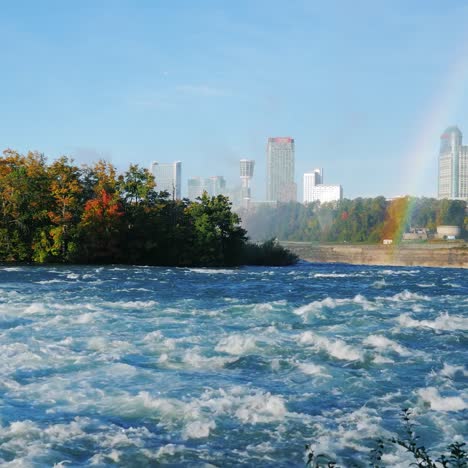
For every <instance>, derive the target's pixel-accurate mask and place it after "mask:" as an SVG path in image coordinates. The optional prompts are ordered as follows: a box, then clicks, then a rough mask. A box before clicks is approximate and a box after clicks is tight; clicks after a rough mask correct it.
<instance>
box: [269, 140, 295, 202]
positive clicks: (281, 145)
mask: <svg viewBox="0 0 468 468" xmlns="http://www.w3.org/2000/svg"><path fill="white" fill-rule="evenodd" d="M266 198H267V201H279V202H289V201H296V199H297V187H296V183H295V182H294V139H293V138H290V137H276V138H268V144H267V194H266Z"/></svg>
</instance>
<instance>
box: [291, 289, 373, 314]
mask: <svg viewBox="0 0 468 468" xmlns="http://www.w3.org/2000/svg"><path fill="white" fill-rule="evenodd" d="M349 304H352V305H357V306H359V307H361V308H362V309H363V310H374V309H375V305H374V304H372V302H370V301H368V300H367V299H366V298H365V297H364V296H362V295H361V294H357V295H356V296H354V297H353V298H349V299H334V298H332V297H326V298H325V299H323V300H321V301H313V302H311V303H309V304H306V305H304V306H301V307H298V308H296V309H294V313H295V314H296V315H306V314H308V313H309V312H320V311H321V310H323V309H335V308H337V307H341V306H346V305H349Z"/></svg>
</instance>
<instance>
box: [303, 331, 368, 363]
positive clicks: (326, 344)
mask: <svg viewBox="0 0 468 468" xmlns="http://www.w3.org/2000/svg"><path fill="white" fill-rule="evenodd" d="M298 341H299V343H301V344H305V345H312V346H313V347H314V348H315V349H316V350H317V351H325V352H326V353H327V354H329V355H330V356H332V357H334V358H336V359H340V360H343V361H362V360H363V359H364V356H363V354H362V353H361V351H359V350H358V349H356V348H354V347H352V346H350V345H348V344H346V342H344V341H343V340H341V339H339V338H337V339H334V340H331V339H329V338H327V337H325V336H320V335H316V334H315V333H312V332H311V331H306V332H304V333H302V334H301V335H300V336H299V340H298Z"/></svg>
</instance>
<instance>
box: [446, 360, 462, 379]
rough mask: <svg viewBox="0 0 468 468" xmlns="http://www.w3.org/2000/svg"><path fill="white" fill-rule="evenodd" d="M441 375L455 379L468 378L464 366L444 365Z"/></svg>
mask: <svg viewBox="0 0 468 468" xmlns="http://www.w3.org/2000/svg"><path fill="white" fill-rule="evenodd" d="M440 375H442V376H444V377H448V378H450V379H454V378H456V377H457V376H462V377H468V370H467V369H465V367H463V366H452V365H450V364H447V363H444V367H443V368H442V370H441V371H440Z"/></svg>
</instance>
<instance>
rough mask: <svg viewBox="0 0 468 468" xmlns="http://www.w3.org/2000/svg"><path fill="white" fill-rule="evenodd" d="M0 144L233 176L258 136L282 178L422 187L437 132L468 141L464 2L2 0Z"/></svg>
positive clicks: (261, 182) (259, 150)
mask: <svg viewBox="0 0 468 468" xmlns="http://www.w3.org/2000/svg"><path fill="white" fill-rule="evenodd" d="M0 2H1V9H0V25H1V31H2V40H1V41H0V55H1V58H2V62H1V64H2V67H1V68H2V71H1V73H0V106H1V112H0V146H1V147H2V149H4V148H7V147H10V148H14V149H17V150H18V151H21V152H26V151H28V150H39V151H41V152H44V153H45V154H46V155H47V156H48V157H49V158H50V159H53V158H55V157H57V156H59V155H62V154H67V155H71V156H73V157H75V159H76V160H77V161H78V162H91V161H93V160H95V159H97V158H99V157H104V158H107V159H110V160H111V161H112V162H113V163H114V164H115V165H116V166H117V167H118V168H119V169H121V170H123V169H125V168H126V167H127V166H128V164H129V163H130V162H135V163H139V164H141V165H143V166H148V165H149V163H150V162H151V161H153V160H158V161H172V160H181V161H182V163H183V179H184V182H183V191H184V193H185V192H186V179H187V178H188V177H189V176H195V175H202V176H209V175H224V176H225V177H226V178H227V179H228V181H229V182H230V183H231V185H233V184H236V183H237V180H238V179H237V175H238V160H239V159H240V158H244V157H246V158H252V159H255V160H256V174H255V177H254V181H253V186H254V196H255V197H256V198H257V199H263V198H264V196H265V146H266V140H267V138H268V137H269V136H292V137H294V138H295V140H296V179H297V182H298V185H299V187H300V189H299V193H301V192H302V189H301V185H302V174H303V173H304V172H306V171H307V170H310V169H313V168H315V167H323V168H324V171H325V177H326V182H327V183H341V184H342V185H343V187H344V193H345V196H346V197H357V196H374V195H379V194H383V195H385V196H395V195H398V194H405V193H410V194H414V195H427V196H434V195H435V194H436V185H437V151H438V145H439V135H440V133H442V131H443V130H444V128H445V127H447V126H448V125H451V124H458V125H459V127H460V128H461V130H462V131H464V132H465V133H466V134H467V141H468V91H465V88H466V89H467V90H468V86H465V83H467V84H468V74H467V70H468V62H467V61H468V42H467V41H468V30H467V29H466V27H465V26H466V24H467V22H468V2H465V1H461V0H460V1H455V0H444V1H442V0H440V1H433V0H414V1H408V0H404V1H403V0H388V1H384V0H362V1H359V0H355V1H349V0H340V1H338V0H327V1H326V2H319V1H312V0H288V1H281V2H280V1H275V0H268V1H263V0H236V1H227V0H225V1H221V0H217V1H209V0H197V1H194V0H187V1H182V0H171V1H169V0H167V1H157V0H152V1H150V0H148V1H145V0H137V1H135V0H128V1H119V0H112V1H103V0H102V1H101V0H90V1H86V0H80V1H67V2H64V1H49V0H42V1H40V2H38V1H35V0H34V1H24V0H23V1H22V0H17V1H15V2H8V1H6V0H5V1H2V0H0Z"/></svg>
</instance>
